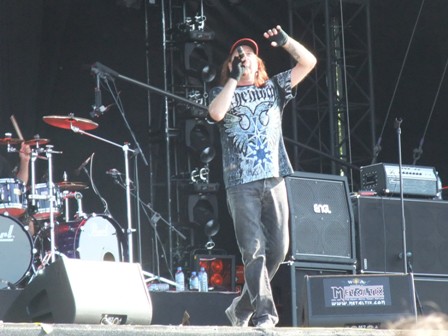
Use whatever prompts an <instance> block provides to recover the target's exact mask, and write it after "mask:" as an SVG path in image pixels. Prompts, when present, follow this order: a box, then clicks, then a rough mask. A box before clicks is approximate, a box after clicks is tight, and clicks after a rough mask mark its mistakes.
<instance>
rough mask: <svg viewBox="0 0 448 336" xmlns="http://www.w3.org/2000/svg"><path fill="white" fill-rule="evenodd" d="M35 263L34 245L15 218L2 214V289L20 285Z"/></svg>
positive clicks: (0, 242)
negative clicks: (33, 262)
mask: <svg viewBox="0 0 448 336" xmlns="http://www.w3.org/2000/svg"><path fill="white" fill-rule="evenodd" d="M32 261H33V243H32V240H31V236H30V235H29V233H28V231H27V230H26V229H25V227H24V226H23V225H22V224H21V223H20V222H19V221H18V220H17V219H15V218H13V217H9V216H5V215H2V214H0V289H3V288H7V287H10V285H11V284H13V285H17V284H19V283H20V282H21V281H22V280H23V279H24V278H25V277H26V276H27V275H28V274H29V271H30V269H31V264H32Z"/></svg>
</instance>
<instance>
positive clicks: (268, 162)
mask: <svg viewBox="0 0 448 336" xmlns="http://www.w3.org/2000/svg"><path fill="white" fill-rule="evenodd" d="M221 90H222V87H216V88H213V89H212V90H211V91H210V99H211V100H213V99H214V98H215V97H216V96H217V95H218V94H219V92H221ZM294 95H295V92H292V89H291V70H288V71H285V72H282V73H280V74H278V75H275V76H273V77H272V78H271V79H269V80H268V81H267V82H266V84H265V85H264V86H263V87H259V88H257V87H256V86H254V85H250V86H239V87H237V88H236V90H235V93H234V95H233V98H232V102H231V105H230V109H229V111H228V112H227V114H226V115H225V117H224V119H223V120H221V121H220V122H218V123H217V125H218V127H219V131H220V136H221V144H222V159H223V173H224V184H225V186H226V188H228V187H231V186H235V185H239V184H243V183H248V182H252V181H256V180H260V179H265V178H270V177H280V176H285V175H289V174H291V173H292V172H293V169H292V166H291V163H290V161H289V158H288V154H287V152H286V149H285V144H284V141H283V133H282V117H283V108H284V107H285V105H286V104H287V103H288V102H289V101H290V100H291V99H292V98H294Z"/></svg>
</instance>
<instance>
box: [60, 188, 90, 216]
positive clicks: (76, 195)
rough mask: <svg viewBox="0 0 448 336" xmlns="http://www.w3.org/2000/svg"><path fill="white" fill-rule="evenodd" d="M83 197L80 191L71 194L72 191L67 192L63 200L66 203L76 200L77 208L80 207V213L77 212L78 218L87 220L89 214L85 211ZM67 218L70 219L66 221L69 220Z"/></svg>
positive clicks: (64, 193)
mask: <svg viewBox="0 0 448 336" xmlns="http://www.w3.org/2000/svg"><path fill="white" fill-rule="evenodd" d="M82 197H83V196H82V194H81V193H80V192H78V191H75V192H70V191H67V190H66V191H64V192H63V198H64V200H65V201H67V200H68V199H70V198H73V199H75V200H76V202H77V206H78V211H76V218H87V214H86V213H85V212H84V211H83V208H82ZM67 203H68V202H67ZM67 218H68V216H66V220H67ZM67 221H68V220H67Z"/></svg>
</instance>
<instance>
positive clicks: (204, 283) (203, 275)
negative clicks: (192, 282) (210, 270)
mask: <svg viewBox="0 0 448 336" xmlns="http://www.w3.org/2000/svg"><path fill="white" fill-rule="evenodd" d="M198 277H199V291H200V292H208V276H207V272H206V271H205V268H204V267H201V269H200V271H199V275H198Z"/></svg>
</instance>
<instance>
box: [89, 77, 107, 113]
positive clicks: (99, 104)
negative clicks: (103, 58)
mask: <svg viewBox="0 0 448 336" xmlns="http://www.w3.org/2000/svg"><path fill="white" fill-rule="evenodd" d="M110 106H111V105H109V106H104V105H103V98H102V95H101V83H100V74H99V73H97V74H96V87H95V103H94V105H93V106H92V108H93V110H92V111H91V112H90V117H92V118H95V117H97V118H98V117H100V116H102V115H103V114H104V113H105V112H107V110H109V108H110Z"/></svg>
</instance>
